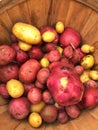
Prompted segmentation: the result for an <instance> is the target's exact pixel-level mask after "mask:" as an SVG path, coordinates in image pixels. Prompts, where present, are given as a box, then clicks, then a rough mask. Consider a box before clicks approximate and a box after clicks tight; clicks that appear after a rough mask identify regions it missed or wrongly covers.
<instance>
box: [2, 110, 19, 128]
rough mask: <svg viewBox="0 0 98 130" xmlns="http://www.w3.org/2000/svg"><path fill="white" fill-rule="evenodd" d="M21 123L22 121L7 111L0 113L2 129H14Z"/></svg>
mask: <svg viewBox="0 0 98 130" xmlns="http://www.w3.org/2000/svg"><path fill="white" fill-rule="evenodd" d="M20 123H21V121H19V120H15V119H13V118H12V117H11V116H10V115H9V113H8V112H7V111H6V112H3V113H2V114H0V130H14V129H15V128H16V127H17V126H18V125H19V124H20Z"/></svg>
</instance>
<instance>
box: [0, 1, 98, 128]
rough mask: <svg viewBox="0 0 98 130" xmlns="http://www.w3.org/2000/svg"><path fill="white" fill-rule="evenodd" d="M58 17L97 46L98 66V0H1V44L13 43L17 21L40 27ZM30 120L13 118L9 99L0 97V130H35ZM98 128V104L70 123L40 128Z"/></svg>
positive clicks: (96, 57)
mask: <svg viewBox="0 0 98 130" xmlns="http://www.w3.org/2000/svg"><path fill="white" fill-rule="evenodd" d="M58 20H60V21H63V22H64V24H65V26H70V27H73V28H75V29H76V30H78V31H79V32H80V33H81V35H82V37H83V40H84V42H85V43H89V44H91V45H94V46H95V48H96V50H95V53H94V56H95V63H96V69H97V68H98V66H97V65H98V0H0V44H10V43H11V37H10V36H11V28H12V26H13V24H14V23H16V22H18V21H22V22H26V23H30V24H33V25H35V26H37V27H41V26H43V25H54V24H55V23H56V22H57V21H58ZM33 129H34V128H32V127H31V126H30V125H29V124H28V122H27V120H23V121H18V120H15V119H13V118H12V117H11V116H10V115H9V114H8V112H7V101H6V100H5V99H3V98H2V97H0V130H33ZM44 129H45V130H53V129H55V130H63V129H64V130H98V107H96V108H95V109H93V110H89V111H85V112H83V113H82V114H81V116H80V117H79V118H77V119H75V120H71V121H69V122H68V123H66V124H64V125H61V124H57V123H55V124H49V125H47V124H43V125H42V126H41V127H40V128H38V130H44Z"/></svg>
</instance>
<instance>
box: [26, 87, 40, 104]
mask: <svg viewBox="0 0 98 130" xmlns="http://www.w3.org/2000/svg"><path fill="white" fill-rule="evenodd" d="M27 98H28V100H29V101H30V102H31V103H32V104H38V103H39V102H41V100H42V93H41V90H40V89H38V88H36V87H34V88H32V89H30V90H29V92H28V94H27Z"/></svg>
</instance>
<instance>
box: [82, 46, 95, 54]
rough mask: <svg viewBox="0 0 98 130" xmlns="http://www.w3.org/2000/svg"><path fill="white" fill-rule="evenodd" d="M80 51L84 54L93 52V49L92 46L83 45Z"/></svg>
mask: <svg viewBox="0 0 98 130" xmlns="http://www.w3.org/2000/svg"><path fill="white" fill-rule="evenodd" d="M81 50H82V51H83V52H84V53H90V52H94V50H95V48H94V46H92V45H89V44H84V45H82V46H81Z"/></svg>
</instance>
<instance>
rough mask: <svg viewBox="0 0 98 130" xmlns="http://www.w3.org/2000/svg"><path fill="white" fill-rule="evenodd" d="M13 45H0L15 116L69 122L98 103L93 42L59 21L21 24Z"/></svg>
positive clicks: (33, 121) (2, 84) (0, 70)
mask: <svg viewBox="0 0 98 130" xmlns="http://www.w3.org/2000/svg"><path fill="white" fill-rule="evenodd" d="M12 33H13V37H12V44H11V45H10V46H9V45H0V95H1V96H2V97H3V98H6V99H9V104H8V112H9V114H10V115H11V116H12V117H14V118H15V119H18V120H21V119H25V118H28V122H29V124H30V125H31V126H32V127H35V128H37V127H39V126H41V124H42V122H46V123H53V122H55V121H58V122H59V123H62V124H63V123H66V122H68V121H69V120H70V119H75V118H77V117H78V116H79V115H80V113H81V111H82V110H83V109H92V108H94V107H96V106H97V105H98V83H97V81H98V71H97V70H95V69H94V64H95V59H94V56H93V53H94V51H95V48H94V46H92V45H90V44H85V43H82V37H81V35H80V33H79V32H78V31H76V30H74V29H73V28H71V27H65V25H64V23H63V22H61V21H58V22H57V23H56V24H55V27H51V26H43V27H41V28H40V29H38V28H37V27H35V26H33V25H30V24H26V23H22V22H18V23H16V24H14V25H13V27H12Z"/></svg>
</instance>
